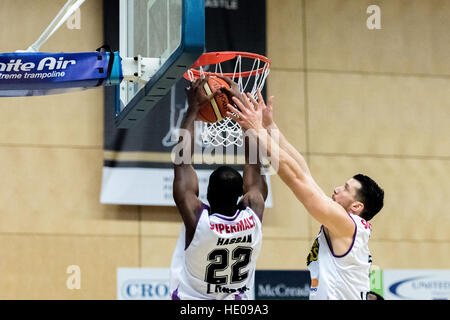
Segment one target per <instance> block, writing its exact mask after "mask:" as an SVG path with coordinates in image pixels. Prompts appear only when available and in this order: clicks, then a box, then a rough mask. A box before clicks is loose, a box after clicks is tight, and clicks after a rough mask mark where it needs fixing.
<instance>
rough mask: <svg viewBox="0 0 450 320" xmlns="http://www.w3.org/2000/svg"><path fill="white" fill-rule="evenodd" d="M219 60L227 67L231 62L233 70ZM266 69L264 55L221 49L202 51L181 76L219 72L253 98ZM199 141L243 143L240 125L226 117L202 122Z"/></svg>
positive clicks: (267, 61) (193, 78)
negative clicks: (216, 120) (219, 50)
mask: <svg viewBox="0 0 450 320" xmlns="http://www.w3.org/2000/svg"><path fill="white" fill-rule="evenodd" d="M233 61H234V62H233ZM223 62H227V64H228V68H230V65H231V66H233V63H234V67H232V70H233V71H232V72H231V70H226V67H224V66H222V63H223ZM243 64H244V68H247V70H245V71H243V70H242V69H243ZM269 72H270V60H269V59H268V58H267V57H264V56H262V55H259V54H255V53H248V52H234V51H224V52H208V53H204V54H203V55H202V56H201V57H200V58H199V59H198V60H197V61H196V62H195V63H194V64H193V65H192V67H191V68H190V69H189V70H188V71H187V72H186V73H185V75H184V77H185V78H186V79H187V80H190V81H194V80H196V79H198V78H200V77H205V76H207V75H211V76H212V75H217V74H220V75H222V76H225V77H228V78H231V80H233V81H234V82H236V83H237V84H238V87H239V91H241V92H249V93H250V94H251V95H252V96H253V98H254V99H255V100H257V94H256V91H257V90H258V89H260V90H262V88H263V87H264V84H265V82H266V78H267V76H268V75H269ZM202 141H203V143H204V144H205V145H211V146H213V147H218V146H224V147H228V146H231V145H236V146H238V147H241V146H242V145H243V143H244V139H243V134H242V129H241V127H240V126H239V124H238V123H236V122H235V121H234V120H233V119H231V118H229V117H227V118H225V119H223V120H221V121H218V122H214V123H206V122H203V128H202Z"/></svg>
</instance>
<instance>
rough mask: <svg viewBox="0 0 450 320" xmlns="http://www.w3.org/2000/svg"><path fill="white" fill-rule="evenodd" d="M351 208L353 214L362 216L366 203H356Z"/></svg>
mask: <svg viewBox="0 0 450 320" xmlns="http://www.w3.org/2000/svg"><path fill="white" fill-rule="evenodd" d="M350 208H351V210H352V212H353V213H355V214H357V215H360V214H361V213H362V212H363V210H364V203H362V202H361V201H354V202H353V203H352V205H351V207H350Z"/></svg>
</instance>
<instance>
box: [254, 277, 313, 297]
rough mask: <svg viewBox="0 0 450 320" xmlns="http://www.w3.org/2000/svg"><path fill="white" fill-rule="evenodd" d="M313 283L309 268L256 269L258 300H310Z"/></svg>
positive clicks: (256, 294) (256, 293)
mask: <svg viewBox="0 0 450 320" xmlns="http://www.w3.org/2000/svg"><path fill="white" fill-rule="evenodd" d="M310 283H311V279H310V275H309V271H307V270H256V273H255V299H256V300H308V299H309V286H310Z"/></svg>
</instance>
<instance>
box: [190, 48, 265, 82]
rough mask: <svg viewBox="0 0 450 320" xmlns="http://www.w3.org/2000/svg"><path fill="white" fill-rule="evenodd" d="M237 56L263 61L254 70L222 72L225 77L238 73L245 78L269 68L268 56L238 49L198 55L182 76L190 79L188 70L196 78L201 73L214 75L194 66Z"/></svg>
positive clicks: (216, 62)
mask: <svg viewBox="0 0 450 320" xmlns="http://www.w3.org/2000/svg"><path fill="white" fill-rule="evenodd" d="M238 56H241V57H243V58H250V59H255V60H257V59H259V60H261V61H262V62H265V63H264V65H263V66H262V67H261V68H259V69H256V70H252V71H245V72H239V73H232V72H230V73H222V75H223V76H225V77H229V78H231V77H233V75H236V74H238V75H239V76H241V77H244V78H247V77H250V76H254V75H257V74H261V73H263V72H264V70H266V69H268V68H270V60H269V58H267V57H265V56H263V55H260V54H256V53H250V52H240V51H220V52H207V53H204V54H202V55H201V56H200V58H199V59H198V60H197V61H196V62H195V63H194V64H193V65H192V66H191V68H190V69H189V71H188V72H186V73H185V74H184V78H185V79H187V80H190V77H189V72H191V73H192V75H193V76H194V78H195V79H198V78H199V77H200V75H201V74H204V75H215V74H216V73H215V72H200V70H197V69H195V68H199V67H202V66H207V65H211V64H218V63H221V62H224V61H228V60H232V59H234V58H236V57H238Z"/></svg>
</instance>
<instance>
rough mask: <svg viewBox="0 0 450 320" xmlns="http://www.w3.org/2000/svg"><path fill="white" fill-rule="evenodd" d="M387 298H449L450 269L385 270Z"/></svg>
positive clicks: (384, 285) (384, 286)
mask: <svg viewBox="0 0 450 320" xmlns="http://www.w3.org/2000/svg"><path fill="white" fill-rule="evenodd" d="M383 288H384V290H383V291H384V298H385V299H387V300H449V299H450V270H383Z"/></svg>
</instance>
